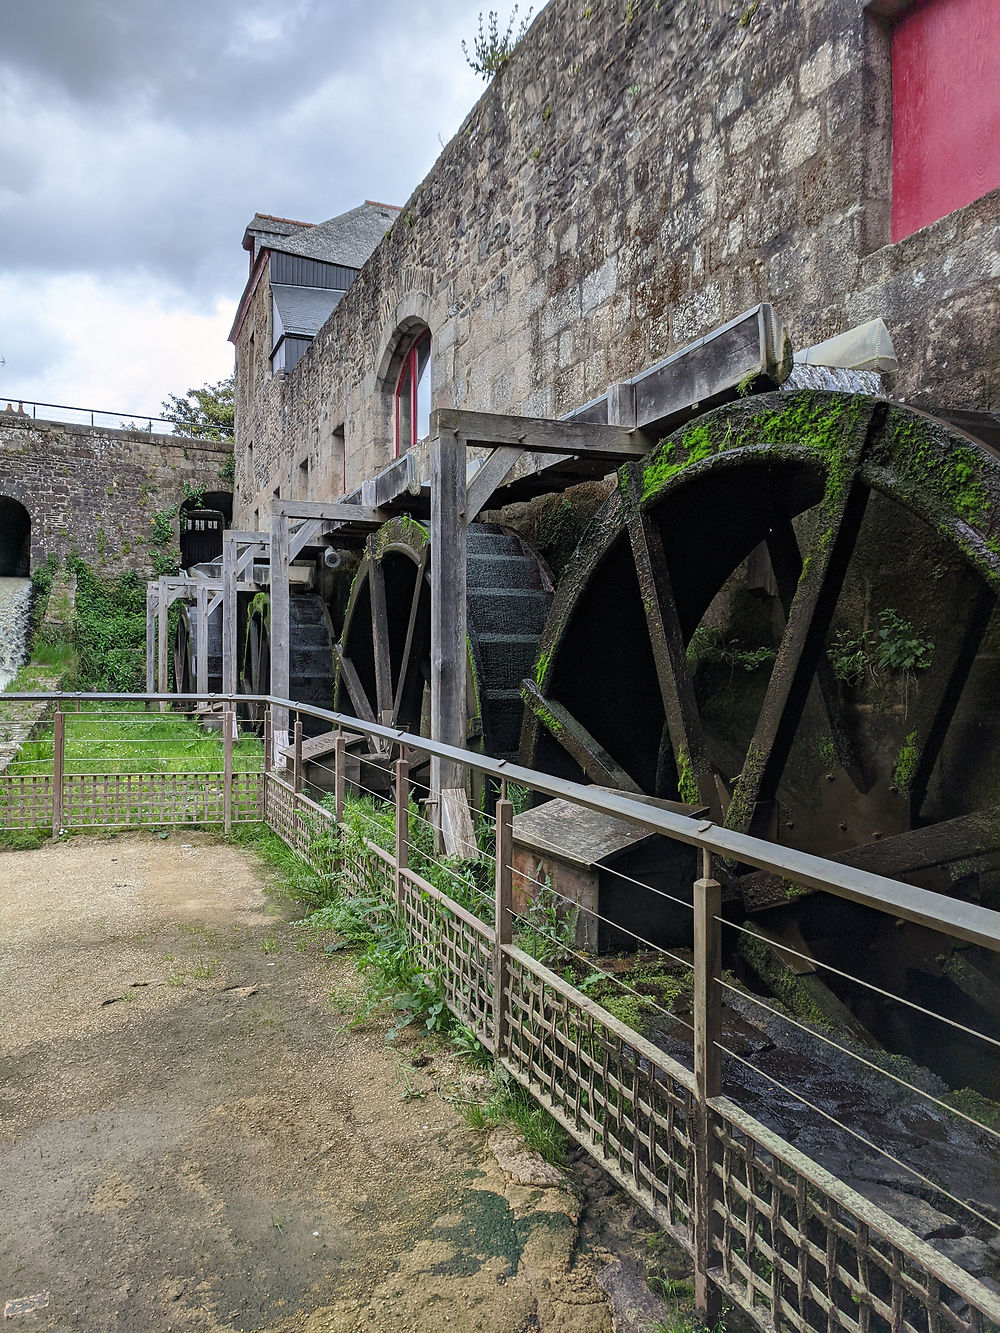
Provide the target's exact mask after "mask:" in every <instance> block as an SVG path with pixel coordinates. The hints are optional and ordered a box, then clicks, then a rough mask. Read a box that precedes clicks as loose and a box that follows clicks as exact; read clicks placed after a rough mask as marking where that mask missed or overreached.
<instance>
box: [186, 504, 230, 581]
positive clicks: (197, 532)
mask: <svg viewBox="0 0 1000 1333" xmlns="http://www.w3.org/2000/svg"><path fill="white" fill-rule="evenodd" d="M232 521H233V497H232V493H231V492H230V491H206V492H205V493H204V494H203V495H201V496H199V497H198V499H197V500H195V499H194V498H192V499H189V500H185V501H184V503H183V504H182V505H181V514H180V545H181V565H182V567H183V568H184V569H190V568H191V566H192V565H200V564H203V563H206V562H208V561H212V560H217V559H218V558H219V557H220V556H221V555H222V534H223V532H224V531H225V530H226V528H228V527H229V525H230V524H231V523H232Z"/></svg>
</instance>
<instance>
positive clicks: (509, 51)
mask: <svg viewBox="0 0 1000 1333" xmlns="http://www.w3.org/2000/svg"><path fill="white" fill-rule="evenodd" d="M531 14H532V10H531V9H529V10H528V12H527V14H526V15H525V16H524V18H523V19H522V20H521V23H520V24H519V25H518V27H517V29H516V31H515V22H516V20H517V5H515V6H514V8H513V11H512V12H511V16H510V18H509V19H508V20H507V27H506V28H505V29H504V30H503V31H501V30H500V19H499V16H498V14H497V12H496V10H495V9H491V10H490V11H489V13H488V14H487V15H486V18H485V21H484V18H483V14H482V11H480V14H479V29H478V31H477V33H476V35H475V37H474V38H473V39H472V51H471V53H470V51H469V48H468V45H467V44H466V43H465V42H463V43H462V54H463V55H464V56H465V61H466V64H467V65H468V66H469V68H470V69H471V70H472V71H473V73H475V74H481V75H482V76H483V78H484V79H486V80H489V79H491V78H492V77H493V75H494V74H496V73H497V71H498V70H499V69H500V68H501V67H502V66H503V65H505V64H506V62H507V61H508V60H509V59H510V57H511V56H512V55H513V53H514V49H515V47H516V46H517V44H518V42H520V40H521V38H522V37H523V36H524V34H525V33H526V32H527V31H528V27H529V25H530V23H531Z"/></svg>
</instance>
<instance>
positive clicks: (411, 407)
mask: <svg viewBox="0 0 1000 1333" xmlns="http://www.w3.org/2000/svg"><path fill="white" fill-rule="evenodd" d="M430 426H431V335H430V333H429V332H428V331H427V330H426V329H425V330H424V332H423V333H421V334H420V335H419V337H418V338H417V339H416V340H415V341H414V343H413V345H412V346H411V347H410V349H409V351H408V352H407V353H406V355H405V356H404V358H403V366H402V369H401V370H400V372H399V379H398V380H397V381H396V454H397V456H398V455H399V454H405V453H406V451H407V449H412V448H413V446H414V445H415V444H416V443H417V441H418V440H422V439H424V438H425V437H426V436H427V435H428V434H429V433H430Z"/></svg>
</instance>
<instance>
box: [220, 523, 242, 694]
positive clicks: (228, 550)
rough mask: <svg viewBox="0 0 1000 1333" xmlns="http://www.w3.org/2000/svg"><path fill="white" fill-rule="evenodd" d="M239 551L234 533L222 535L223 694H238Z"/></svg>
mask: <svg viewBox="0 0 1000 1333" xmlns="http://www.w3.org/2000/svg"><path fill="white" fill-rule="evenodd" d="M238 554H239V553H238V550H237V545H236V540H235V539H234V538H233V536H232V533H229V532H224V533H223V534H222V692H223V694H225V695H227V696H228V698H229V699H232V698H234V697H235V694H236V610H237V607H236V575H237V562H238Z"/></svg>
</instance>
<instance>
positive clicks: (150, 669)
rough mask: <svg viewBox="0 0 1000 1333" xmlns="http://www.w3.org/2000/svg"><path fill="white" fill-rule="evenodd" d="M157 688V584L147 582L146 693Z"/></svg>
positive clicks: (150, 692)
mask: <svg viewBox="0 0 1000 1333" xmlns="http://www.w3.org/2000/svg"><path fill="white" fill-rule="evenodd" d="M155 689H156V584H155V583H147V584H146V693H147V694H152V693H153V692H154V691H155Z"/></svg>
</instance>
